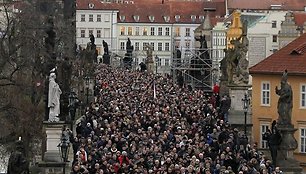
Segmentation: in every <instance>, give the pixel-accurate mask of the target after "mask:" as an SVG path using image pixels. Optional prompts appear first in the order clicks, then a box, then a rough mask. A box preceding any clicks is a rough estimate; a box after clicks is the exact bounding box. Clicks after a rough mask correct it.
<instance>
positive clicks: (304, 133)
mask: <svg viewBox="0 0 306 174" xmlns="http://www.w3.org/2000/svg"><path fill="white" fill-rule="evenodd" d="M300 138H301V141H300V152H301V153H306V129H305V128H301V129H300Z"/></svg>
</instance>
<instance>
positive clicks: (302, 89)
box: [300, 84, 306, 108]
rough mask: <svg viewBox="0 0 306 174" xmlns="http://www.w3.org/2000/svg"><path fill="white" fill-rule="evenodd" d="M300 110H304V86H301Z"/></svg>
mask: <svg viewBox="0 0 306 174" xmlns="http://www.w3.org/2000/svg"><path fill="white" fill-rule="evenodd" d="M300 101H301V108H306V84H303V85H301V99H300Z"/></svg>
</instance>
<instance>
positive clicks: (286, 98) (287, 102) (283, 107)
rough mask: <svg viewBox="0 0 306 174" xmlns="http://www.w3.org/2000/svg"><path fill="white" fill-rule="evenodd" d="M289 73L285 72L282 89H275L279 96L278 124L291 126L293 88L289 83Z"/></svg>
mask: <svg viewBox="0 0 306 174" xmlns="http://www.w3.org/2000/svg"><path fill="white" fill-rule="evenodd" d="M287 79H288V72H287V70H285V72H284V73H283V76H282V79H281V88H280V89H278V87H277V86H276V87H275V92H276V94H277V95H279V99H278V104H277V111H278V115H279V116H278V124H279V125H291V112H292V107H293V103H292V88H291V86H290V85H289V84H288V82H287Z"/></svg>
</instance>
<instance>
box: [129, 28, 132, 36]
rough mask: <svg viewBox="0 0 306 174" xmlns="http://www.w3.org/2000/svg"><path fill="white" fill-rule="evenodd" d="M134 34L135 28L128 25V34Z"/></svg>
mask: <svg viewBox="0 0 306 174" xmlns="http://www.w3.org/2000/svg"><path fill="white" fill-rule="evenodd" d="M132 34H133V28H132V27H128V35H129V36H131V35H132Z"/></svg>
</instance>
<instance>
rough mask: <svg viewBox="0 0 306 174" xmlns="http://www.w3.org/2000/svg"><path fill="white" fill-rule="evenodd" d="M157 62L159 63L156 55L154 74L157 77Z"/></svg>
mask: <svg viewBox="0 0 306 174" xmlns="http://www.w3.org/2000/svg"><path fill="white" fill-rule="evenodd" d="M158 61H159V58H158V56H157V55H156V56H155V65H156V66H155V73H156V75H157V66H158Z"/></svg>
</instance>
